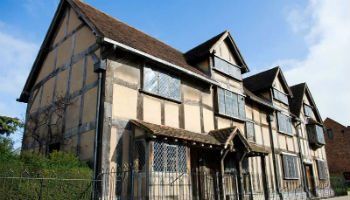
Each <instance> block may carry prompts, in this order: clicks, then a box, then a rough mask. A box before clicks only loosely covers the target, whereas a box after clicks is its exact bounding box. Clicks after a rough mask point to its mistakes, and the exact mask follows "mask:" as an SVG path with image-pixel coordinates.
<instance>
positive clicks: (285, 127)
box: [277, 112, 293, 135]
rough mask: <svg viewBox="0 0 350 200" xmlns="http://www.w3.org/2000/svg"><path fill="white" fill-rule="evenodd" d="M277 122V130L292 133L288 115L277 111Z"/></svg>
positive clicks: (290, 120)
mask: <svg viewBox="0 0 350 200" xmlns="http://www.w3.org/2000/svg"><path fill="white" fill-rule="evenodd" d="M277 123H278V131H279V132H282V133H285V134H288V135H292V134H293V130H292V127H293V126H292V119H291V118H290V117H289V116H287V115H285V114H282V113H281V112H277Z"/></svg>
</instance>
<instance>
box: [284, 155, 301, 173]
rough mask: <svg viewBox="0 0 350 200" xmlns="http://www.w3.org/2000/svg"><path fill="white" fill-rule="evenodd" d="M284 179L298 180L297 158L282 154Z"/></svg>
mask: <svg viewBox="0 0 350 200" xmlns="http://www.w3.org/2000/svg"><path fill="white" fill-rule="evenodd" d="M282 160H283V162H282V163H283V172H284V179H299V174H298V167H297V166H298V164H297V163H298V162H297V156H294V155H286V154H282Z"/></svg>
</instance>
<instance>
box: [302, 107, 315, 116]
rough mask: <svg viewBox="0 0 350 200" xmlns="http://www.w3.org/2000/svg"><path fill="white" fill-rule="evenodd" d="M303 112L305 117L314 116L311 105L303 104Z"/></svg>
mask: <svg viewBox="0 0 350 200" xmlns="http://www.w3.org/2000/svg"><path fill="white" fill-rule="evenodd" d="M304 113H305V116H307V117H314V111H313V109H312V107H311V106H309V105H307V104H304Z"/></svg>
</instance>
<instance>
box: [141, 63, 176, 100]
mask: <svg viewBox="0 0 350 200" xmlns="http://www.w3.org/2000/svg"><path fill="white" fill-rule="evenodd" d="M180 87H181V81H180V79H178V78H176V77H174V76H171V75H169V74H166V73H163V72H160V71H157V70H154V69H151V68H149V67H145V68H144V77H143V90H145V91H146V92H150V93H152V94H156V95H159V96H162V97H166V98H169V99H174V100H177V101H180V100H181V89H180Z"/></svg>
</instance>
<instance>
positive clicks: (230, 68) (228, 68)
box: [214, 56, 242, 80]
mask: <svg viewBox="0 0 350 200" xmlns="http://www.w3.org/2000/svg"><path fill="white" fill-rule="evenodd" d="M214 68H215V69H217V70H219V71H220V72H222V73H224V74H227V75H229V76H231V77H233V78H235V79H237V80H242V73H241V69H240V68H239V67H238V66H236V65H233V64H231V63H229V62H227V61H225V60H223V59H221V58H218V57H216V56H215V57H214Z"/></svg>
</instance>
